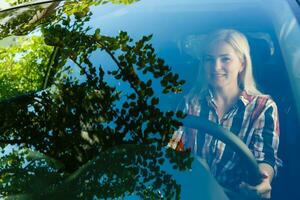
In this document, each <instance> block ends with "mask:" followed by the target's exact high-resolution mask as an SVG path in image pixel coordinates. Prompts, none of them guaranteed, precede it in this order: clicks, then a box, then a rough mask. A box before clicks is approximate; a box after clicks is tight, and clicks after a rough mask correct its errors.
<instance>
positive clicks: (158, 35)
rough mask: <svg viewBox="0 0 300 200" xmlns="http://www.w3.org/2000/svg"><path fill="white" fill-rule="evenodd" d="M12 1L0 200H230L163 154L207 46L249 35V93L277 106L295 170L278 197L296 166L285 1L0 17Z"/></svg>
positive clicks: (295, 23) (188, 165) (208, 179)
mask: <svg viewBox="0 0 300 200" xmlns="http://www.w3.org/2000/svg"><path fill="white" fill-rule="evenodd" d="M14 3H15V2H14V1H6V3H2V4H0V8H1V9H2V10H1V13H0V30H1V31H0V37H1V40H0V57H1V59H0V63H1V66H2V67H1V69H0V107H1V108H2V110H3V114H2V116H1V121H2V125H1V136H0V139H1V141H2V142H1V148H2V150H3V153H2V154H1V156H2V159H3V160H4V161H3V164H2V166H0V171H1V170H2V174H3V177H4V178H3V179H0V181H1V184H2V186H1V189H2V191H3V192H1V195H2V196H3V197H4V196H10V195H23V194H26V195H29V197H30V195H33V197H38V196H39V195H40V194H36V192H34V188H35V187H38V188H40V189H41V190H42V191H45V194H50V193H51V194H53V195H54V196H55V197H58V196H61V195H62V194H64V195H65V193H69V195H70V196H69V197H70V198H73V197H74V198H75V197H76V198H81V197H82V196H83V195H84V196H86V197H87V198H88V199H89V198H91V199H92V198H93V197H98V198H121V197H126V196H129V197H132V196H133V197H136V196H138V197H143V198H161V199H164V198H165V197H167V198H175V197H176V198H179V196H181V197H182V198H184V199H193V198H195V199H197V197H199V196H200V197H202V198H203V199H220V198H222V199H226V198H227V194H226V193H225V192H224V188H222V187H221V186H220V185H219V184H218V183H217V181H216V180H215V178H214V177H213V176H212V175H211V174H210V172H209V170H207V168H205V167H204V164H203V163H202V161H200V160H199V159H198V156H197V155H194V154H193V152H190V151H186V152H173V151H171V150H170V149H169V148H167V145H168V142H169V141H170V140H171V138H172V135H173V133H174V132H175V131H176V130H178V128H179V127H180V126H181V125H182V123H181V122H182V120H183V119H184V118H185V115H184V114H183V113H184V112H185V111H184V110H183V108H182V107H181V105H182V104H183V103H184V100H185V98H186V97H187V95H188V94H189V93H190V91H191V89H192V88H193V87H194V86H195V85H196V84H197V83H198V82H197V81H199V80H198V79H199V76H198V74H199V68H200V67H201V62H202V61H203V60H202V59H203V56H202V50H203V46H204V44H205V39H206V36H207V35H208V34H209V33H210V32H211V31H213V30H216V29H224V28H226V29H235V30H238V31H240V32H241V33H243V34H244V35H245V36H246V37H247V39H248V41H249V45H250V54H251V58H252V65H253V76H254V79H255V81H256V83H257V87H258V89H259V90H260V91H262V93H264V94H268V95H270V96H271V97H272V99H274V101H275V102H276V104H277V106H278V110H279V118H280V132H281V137H282V138H283V139H282V140H281V143H280V146H279V155H280V158H282V160H283V162H289V163H291V164H287V165H284V167H282V168H281V169H280V170H281V171H279V173H278V178H277V179H276V180H278V186H276V184H277V182H275V183H274V184H275V185H274V188H275V189H274V196H275V197H274V198H278V199H280V197H281V196H280V195H281V193H282V191H280V190H276V188H277V187H278V188H279V187H282V182H284V181H285V180H287V179H289V178H291V176H292V173H291V171H290V170H291V168H293V167H292V166H299V163H298V161H296V160H295V157H294V156H295V154H296V153H292V152H297V150H298V148H299V147H297V145H296V141H297V139H298V138H299V134H297V133H295V132H294V131H292V130H297V128H299V120H298V119H299V113H300V104H299V103H298V102H299V101H298V99H299V98H300V96H299V95H300V94H299V91H300V80H299V79H300V75H299V74H300V72H299V68H298V67H297V66H298V65H299V62H300V59H299V51H300V50H299V47H300V44H299V43H300V40H299V39H298V37H297V36H298V35H299V34H300V33H299V31H300V29H299V19H297V16H296V15H295V13H294V12H293V10H292V8H291V4H289V3H288V2H287V1H281V0H276V1H274V2H273V1H272V4H269V3H266V2H265V1H263V0H245V1H238V0H214V1H212V0H188V1H175V0H164V1H159V0H141V1H134V0H132V1H127V0H126V1H125V0H124V1H123V0H120V1H100V0H99V1H98V0H94V1H85V0H84V1H63V2H60V1H53V2H48V3H45V4H35V5H31V6H24V5H25V4H22V3H28V1H23V2H21V4H20V5H23V6H21V8H15V9H9V10H7V11H5V9H8V8H9V7H10V8H12V6H20V5H17V4H14ZM278 10H282V12H280V13H278ZM282 135H284V136H282ZM284 152H289V153H291V154H289V153H284ZM173 168H174V169H173ZM245 171H247V169H245ZM289 171H290V172H289ZM280 172H281V173H280ZM17 173H20V174H21V175H22V176H19V175H18V176H16V174H17ZM245 174H247V173H245ZM281 174H283V175H281ZM284 175H285V176H284ZM245 176H246V175H245ZM283 176H284V177H285V178H284V177H283ZM186 177H190V178H188V179H187V178H186ZM45 179H47V180H49V181H45ZM187 180H189V181H187ZM83 183H84V184H85V186H82V184H83ZM91 185H94V186H91ZM200 186H201V188H202V189H203V190H201V191H200V190H199V187H200ZM16 188H17V189H16ZM49 188H50V190H49V191H50V193H47V192H46V191H47V190H48V189H49ZM180 188H181V189H180ZM285 188H286V187H285ZM289 190H293V191H291V194H295V195H297V194H296V192H295V191H294V188H293V187H291V188H290V189H289ZM66 191H67V192H66ZM45 194H44V195H45ZM36 195H37V196H36Z"/></svg>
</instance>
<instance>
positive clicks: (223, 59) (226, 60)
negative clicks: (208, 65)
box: [221, 57, 231, 63]
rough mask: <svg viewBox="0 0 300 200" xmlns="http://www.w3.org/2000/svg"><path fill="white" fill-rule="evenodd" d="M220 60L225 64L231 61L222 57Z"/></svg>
mask: <svg viewBox="0 0 300 200" xmlns="http://www.w3.org/2000/svg"><path fill="white" fill-rule="evenodd" d="M221 60H222V62H225V63H226V62H230V61H231V59H230V58H229V57H224V58H222V59H221Z"/></svg>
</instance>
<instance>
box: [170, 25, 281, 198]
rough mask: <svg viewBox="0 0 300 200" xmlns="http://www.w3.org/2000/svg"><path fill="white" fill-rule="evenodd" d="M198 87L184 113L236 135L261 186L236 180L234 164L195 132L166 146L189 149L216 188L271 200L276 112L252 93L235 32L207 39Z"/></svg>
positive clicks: (226, 151) (246, 53) (244, 47)
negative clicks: (253, 163)
mask: <svg viewBox="0 0 300 200" xmlns="http://www.w3.org/2000/svg"><path fill="white" fill-rule="evenodd" d="M205 41H207V43H206V44H205V45H204V48H203V54H202V56H203V57H202V63H201V66H202V67H201V68H200V70H199V75H198V76H199V77H198V79H197V80H198V83H197V84H196V86H195V87H194V88H193V89H192V90H191V91H190V92H189V94H188V95H187V97H186V104H185V111H186V112H187V114H189V115H197V116H201V117H205V118H207V119H208V120H210V121H214V122H216V123H218V124H220V125H221V126H223V127H224V128H226V129H228V130H230V131H231V132H233V133H234V134H236V135H238V136H239V137H240V139H242V140H243V141H244V143H245V144H246V145H247V146H248V147H249V149H250V150H251V151H252V153H253V155H254V157H255V158H256V160H257V162H258V163H259V169H260V171H261V173H262V175H263V180H262V182H261V183H260V184H259V185H256V186H251V185H249V184H247V183H245V181H246V180H240V179H241V176H240V174H241V173H243V172H242V171H241V170H242V169H241V167H240V166H239V158H238V157H237V156H236V155H235V153H234V152H233V151H231V149H230V148H227V147H226V144H224V143H222V142H221V141H219V140H217V139H216V138H214V137H212V136H210V135H208V134H203V133H197V131H196V130H191V129H185V128H181V129H180V130H178V131H176V132H175V133H174V135H173V138H172V140H171V141H170V143H169V146H170V147H172V148H174V149H177V150H183V149H187V148H188V149H190V150H192V151H193V152H194V153H196V154H197V155H199V156H201V157H202V158H204V160H205V161H206V162H207V164H208V166H209V168H210V170H211V172H212V174H213V175H214V176H215V177H216V179H217V180H218V181H219V183H220V184H221V185H223V186H225V187H229V188H231V189H233V190H238V191H240V192H242V193H244V194H246V196H248V197H250V198H270V197H271V182H272V178H273V176H274V174H276V170H277V167H278V165H279V164H280V160H279V159H278V158H277V150H278V144H279V122H278V111H277V106H276V104H275V102H274V101H273V100H272V99H271V98H270V97H269V96H267V95H263V94H262V93H261V92H259V91H258V89H257V88H256V84H255V82H254V79H253V75H252V65H251V58H250V50H249V44H248V41H247V39H246V37H245V36H244V35H243V34H242V33H240V32H238V31H235V30H227V29H226V30H219V31H216V32H214V33H212V34H210V35H209V36H207V38H206V40H205Z"/></svg>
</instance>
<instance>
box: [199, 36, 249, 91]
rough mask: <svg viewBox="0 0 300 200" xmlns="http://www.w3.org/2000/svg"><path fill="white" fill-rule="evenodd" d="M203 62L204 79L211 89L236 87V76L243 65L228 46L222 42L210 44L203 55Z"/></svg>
mask: <svg viewBox="0 0 300 200" xmlns="http://www.w3.org/2000/svg"><path fill="white" fill-rule="evenodd" d="M203 62H204V63H203V64H204V72H205V76H206V79H207V81H208V84H209V86H211V87H212V88H213V89H220V88H224V87H238V74H239V73H240V72H241V71H242V70H243V63H242V62H241V59H240V58H239V57H238V55H237V53H236V52H235V50H234V49H233V47H232V46H231V45H230V44H228V43H226V42H223V41H218V42H213V43H211V44H210V45H209V46H208V47H207V50H206V51H205V53H204V58H203ZM233 89H234V88H233Z"/></svg>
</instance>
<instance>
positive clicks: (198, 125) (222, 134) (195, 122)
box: [183, 115, 261, 193]
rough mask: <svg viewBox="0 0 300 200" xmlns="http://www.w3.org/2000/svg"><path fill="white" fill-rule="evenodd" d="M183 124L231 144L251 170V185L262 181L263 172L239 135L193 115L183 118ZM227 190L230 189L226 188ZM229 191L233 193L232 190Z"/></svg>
mask: <svg viewBox="0 0 300 200" xmlns="http://www.w3.org/2000/svg"><path fill="white" fill-rule="evenodd" d="M183 126H185V127H188V128H193V129H198V130H201V131H205V132H207V133H208V134H210V135H212V136H214V137H215V138H217V139H219V140H221V141H222V142H224V143H225V144H227V145H229V146H230V147H231V148H232V149H233V150H234V151H235V152H236V153H237V154H238V155H240V157H241V159H243V161H244V162H245V164H246V166H247V170H248V172H249V177H248V178H249V181H248V183H249V184H250V185H257V184H259V183H261V173H260V171H259V167H258V164H257V161H256V159H255V158H254V156H253V154H252V153H251V151H250V150H249V148H248V147H247V146H246V144H245V143H244V142H243V141H242V140H241V139H240V138H239V137H238V136H236V135H235V134H233V133H232V132H230V131H229V130H226V129H225V128H223V127H222V126H220V125H218V124H216V123H213V122H211V121H208V120H207V119H204V118H200V117H197V116H192V115H188V116H186V117H185V119H184V120H183ZM225 190H228V189H227V188H225ZM227 192H228V191H227ZM229 192H230V193H231V191H229Z"/></svg>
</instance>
